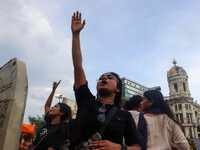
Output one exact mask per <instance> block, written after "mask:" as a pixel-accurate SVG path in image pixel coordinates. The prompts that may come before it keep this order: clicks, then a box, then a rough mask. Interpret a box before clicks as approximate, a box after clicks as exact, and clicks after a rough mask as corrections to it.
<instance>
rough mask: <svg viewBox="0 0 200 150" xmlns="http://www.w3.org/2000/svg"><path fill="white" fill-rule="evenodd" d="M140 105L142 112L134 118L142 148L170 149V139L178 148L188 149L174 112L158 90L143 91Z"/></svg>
mask: <svg viewBox="0 0 200 150" xmlns="http://www.w3.org/2000/svg"><path fill="white" fill-rule="evenodd" d="M141 107H142V110H143V112H144V114H143V113H140V115H139V117H137V118H135V120H136V124H137V127H138V133H139V137H140V142H141V144H142V150H171V142H172V140H173V142H174V143H175V144H176V145H175V146H176V147H177V149H178V150H189V149H190V146H189V144H188V142H187V140H186V138H185V136H184V134H183V132H182V131H181V128H180V126H179V123H178V122H177V120H176V118H175V116H174V113H173V112H172V111H171V109H170V107H169V105H168V104H167V103H166V102H165V101H164V98H163V95H162V93H161V92H160V91H158V90H149V91H146V92H144V97H143V101H142V102H141ZM138 119H139V121H138Z"/></svg>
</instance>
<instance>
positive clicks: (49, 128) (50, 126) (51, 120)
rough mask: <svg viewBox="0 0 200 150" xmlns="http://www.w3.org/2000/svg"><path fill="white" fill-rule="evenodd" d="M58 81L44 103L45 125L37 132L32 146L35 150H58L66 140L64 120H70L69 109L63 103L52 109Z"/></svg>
mask: <svg viewBox="0 0 200 150" xmlns="http://www.w3.org/2000/svg"><path fill="white" fill-rule="evenodd" d="M59 84H60V81H59V82H58V83H57V82H54V83H53V89H52V92H51V93H50V95H49V97H48V99H47V101H46V103H45V107H44V108H45V118H44V119H45V121H46V124H45V125H44V126H43V127H42V128H41V129H40V130H39V131H38V133H37V135H36V139H35V142H34V145H35V146H36V150H59V149H60V147H61V146H62V144H63V143H64V141H65V140H66V135H67V132H68V131H67V127H66V123H65V121H66V120H70V118H71V108H70V107H69V106H68V105H67V104H65V103H60V102H59V103H57V104H56V105H54V106H53V107H52V108H50V107H51V104H52V99H53V96H54V94H55V91H56V88H57V87H58V85H59Z"/></svg>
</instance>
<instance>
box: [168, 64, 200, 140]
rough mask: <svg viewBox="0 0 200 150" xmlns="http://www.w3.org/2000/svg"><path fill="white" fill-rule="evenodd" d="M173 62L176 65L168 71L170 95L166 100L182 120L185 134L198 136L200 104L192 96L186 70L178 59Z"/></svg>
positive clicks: (178, 118)
mask: <svg viewBox="0 0 200 150" xmlns="http://www.w3.org/2000/svg"><path fill="white" fill-rule="evenodd" d="M173 64H174V66H173V67H172V68H171V69H170V70H169V71H167V80H168V86H169V97H168V98H167V99H166V101H167V102H168V104H169V106H170V107H171V109H172V110H173V111H174V113H175V116H176V118H177V120H178V121H179V122H180V124H181V128H182V130H183V132H184V134H185V136H186V137H188V138H193V137H196V138H197V137H198V133H197V125H200V122H199V121H200V105H199V104H197V103H196V102H194V101H193V98H192V97H191V94H190V90H189V85H188V75H187V73H186V71H185V70H184V69H183V68H182V67H180V66H177V65H176V64H177V62H176V60H174V61H173Z"/></svg>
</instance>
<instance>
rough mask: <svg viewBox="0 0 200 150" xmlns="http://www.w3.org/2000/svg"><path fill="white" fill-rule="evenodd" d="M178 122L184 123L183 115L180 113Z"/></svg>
mask: <svg viewBox="0 0 200 150" xmlns="http://www.w3.org/2000/svg"><path fill="white" fill-rule="evenodd" d="M180 120H181V123H184V120H183V114H182V113H180Z"/></svg>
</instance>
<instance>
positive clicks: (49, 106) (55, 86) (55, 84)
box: [44, 80, 61, 114]
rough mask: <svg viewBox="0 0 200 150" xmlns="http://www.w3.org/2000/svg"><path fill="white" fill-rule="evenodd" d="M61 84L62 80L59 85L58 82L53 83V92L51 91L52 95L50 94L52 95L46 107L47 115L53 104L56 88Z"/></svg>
mask: <svg viewBox="0 0 200 150" xmlns="http://www.w3.org/2000/svg"><path fill="white" fill-rule="evenodd" d="M60 82H61V80H60V81H59V82H58V83H57V82H54V83H53V88H52V91H51V93H50V95H49V97H48V99H47V101H46V103H45V105H44V110H45V114H46V113H47V112H49V111H50V108H51V103H52V100H53V96H54V94H55V91H56V88H57V87H58V85H59V84H60Z"/></svg>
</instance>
